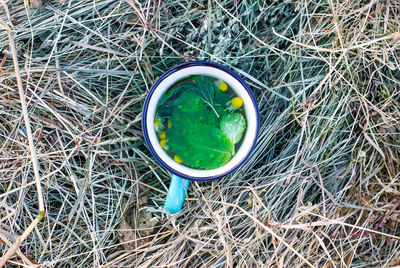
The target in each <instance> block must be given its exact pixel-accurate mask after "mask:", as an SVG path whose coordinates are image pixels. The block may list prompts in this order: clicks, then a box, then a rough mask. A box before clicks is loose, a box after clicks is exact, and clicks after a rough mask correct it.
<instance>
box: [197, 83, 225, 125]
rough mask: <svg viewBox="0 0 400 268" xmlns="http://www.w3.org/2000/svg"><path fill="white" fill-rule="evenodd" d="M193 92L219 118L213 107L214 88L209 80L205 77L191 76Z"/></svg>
mask: <svg viewBox="0 0 400 268" xmlns="http://www.w3.org/2000/svg"><path fill="white" fill-rule="evenodd" d="M193 80H194V83H195V91H196V93H197V95H199V97H200V98H201V99H202V100H203V101H204V102H205V103H206V104H207V105H208V106H210V108H211V110H213V112H214V113H215V114H216V115H217V117H219V114H218V112H217V111H216V110H215V107H214V98H215V86H214V83H213V82H212V81H211V79H210V78H207V77H205V76H193Z"/></svg>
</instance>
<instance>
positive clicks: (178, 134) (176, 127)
mask: <svg viewBox="0 0 400 268" xmlns="http://www.w3.org/2000/svg"><path fill="white" fill-rule="evenodd" d="M166 135H167V139H168V146H169V148H170V151H171V152H173V153H174V154H176V155H177V156H179V157H180V158H181V159H182V160H183V163H184V164H186V165H188V166H191V167H194V168H204V169H214V168H218V167H221V166H223V165H225V164H226V163H227V162H228V161H229V159H230V158H231V157H232V151H233V148H234V145H233V144H232V143H231V142H230V141H229V140H228V139H227V138H226V137H225V136H224V135H223V134H222V133H221V132H220V130H219V129H218V128H216V127H215V126H211V125H208V124H205V123H201V122H193V121H192V123H191V124H182V123H180V122H179V123H177V124H173V125H172V127H171V128H170V129H168V130H167V133H166Z"/></svg>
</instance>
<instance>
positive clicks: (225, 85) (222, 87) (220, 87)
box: [218, 82, 228, 92]
mask: <svg viewBox="0 0 400 268" xmlns="http://www.w3.org/2000/svg"><path fill="white" fill-rule="evenodd" d="M218 88H219V89H221V91H223V92H225V91H227V90H228V85H227V84H226V83H225V82H221V83H220V84H219V85H218Z"/></svg>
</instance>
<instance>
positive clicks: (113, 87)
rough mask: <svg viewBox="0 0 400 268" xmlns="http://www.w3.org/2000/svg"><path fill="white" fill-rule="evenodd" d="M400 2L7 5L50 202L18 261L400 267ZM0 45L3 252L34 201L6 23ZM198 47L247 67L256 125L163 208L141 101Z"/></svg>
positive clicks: (164, 181) (199, 55) (2, 11)
mask: <svg viewBox="0 0 400 268" xmlns="http://www.w3.org/2000/svg"><path fill="white" fill-rule="evenodd" d="M139 2H140V4H139ZM399 14H400V3H399V2H398V1H391V0H385V1H352V0H347V1H340V2H339V1H333V0H330V1H285V2H281V1H235V0H218V1H217V0H209V1H194V0H171V1H157V0H156V1H136V0H127V1H126V2H125V1H110V0H99V1H95V2H83V1H68V0H65V2H64V1H63V2H57V1H44V2H43V6H42V7H40V8H38V9H32V8H30V7H29V3H28V2H27V0H25V2H22V1H6V2H5V3H4V4H2V5H1V6H0V17H1V19H2V20H3V21H5V22H6V23H7V24H8V26H9V27H10V28H11V33H12V39H13V40H14V42H15V44H16V49H17V51H16V53H17V55H18V62H19V68H20V72H21V78H22V84H23V90H24V92H25V100H26V103H27V114H28V119H29V121H30V124H31V126H32V135H31V136H32V139H33V142H34V144H33V145H34V150H35V152H36V154H37V158H38V167H39V175H40V185H41V187H42V194H43V197H44V204H45V210H46V214H45V217H44V219H43V220H42V221H41V222H40V223H39V224H38V225H37V226H36V228H34V230H33V231H32V232H31V233H30V234H29V236H28V237H27V239H26V240H25V241H24V242H23V243H22V245H21V246H20V249H19V251H17V252H16V254H15V255H14V256H13V258H11V259H10V260H9V265H10V266H13V265H22V264H23V263H25V264H28V263H29V262H31V263H33V264H34V263H40V264H42V265H44V266H79V267H80V266H84V265H85V266H99V265H104V266H135V267H147V266H154V267H164V266H177V267H185V266H190V267H200V266H201V267H203V266H206V267H223V266H226V267H256V266H260V267H261V266H264V267H300V266H315V267H321V266H323V267H350V266H351V267H371V266H376V267H382V266H386V267H391V266H395V265H400V255H399V252H400V238H399V237H400V223H399V219H400V181H399V176H400V148H399V144H400V123H399V122H400V112H399V102H400V86H399V85H400V25H399V23H398V21H399V16H400V15H399ZM0 48H1V57H0V67H1V69H0V72H1V76H0V83H1V86H0V108H1V109H0V182H1V183H0V207H1V209H0V242H1V243H0V248H1V250H2V252H5V251H6V250H7V249H8V247H9V246H10V245H11V244H12V243H14V242H15V241H17V238H18V237H19V236H20V235H21V234H22V233H23V232H24V231H25V230H26V229H27V228H28V226H29V225H30V224H31V223H32V221H33V220H34V218H35V217H36V216H37V215H38V214H39V202H38V199H40V196H39V195H38V192H37V188H36V187H35V178H34V166H33V163H32V160H31V159H32V158H31V151H30V150H29V143H28V138H29V131H27V128H26V123H25V121H24V118H23V115H22V108H21V101H20V97H19V95H18V87H17V79H16V73H15V68H14V66H13V64H12V53H11V50H10V43H9V39H8V36H7V32H6V31H4V30H1V31H0ZM193 59H198V60H210V61H215V62H218V63H221V64H224V65H226V66H228V67H230V68H232V69H233V70H235V71H237V72H238V73H240V74H241V75H242V76H243V77H244V78H245V79H246V80H247V81H248V82H249V84H250V85H251V86H252V88H253V89H254V92H255V94H256V96H257V99H258V101H259V104H260V111H261V120H262V122H261V125H262V127H261V131H260V137H259V141H258V145H257V147H256V149H255V151H254V154H253V155H252V157H251V159H250V161H248V162H247V163H246V164H245V165H244V166H243V167H242V168H241V169H240V170H238V171H237V172H235V173H234V174H231V175H230V176H227V177H225V178H222V179H220V180H218V181H214V182H212V183H193V184H192V186H191V187H190V189H189V196H188V199H187V201H186V202H185V205H184V208H183V211H182V213H180V214H178V215H174V216H170V215H167V214H165V213H164V212H163V211H162V209H160V208H161V207H162V205H163V199H164V198H165V195H166V191H167V186H168V179H169V174H168V173H167V172H166V171H165V170H163V169H162V168H161V167H160V166H159V165H158V163H156V162H155V160H154V159H153V158H152V157H151V156H150V154H149V151H148V150H147V148H146V146H145V144H144V142H143V139H142V135H141V127H140V119H141V118H140V117H141V108H142V105H143V101H144V98H145V97H146V92H147V91H148V90H149V88H150V87H151V85H152V83H153V82H154V81H155V79H157V77H158V76H159V75H160V74H161V73H163V72H164V71H166V70H167V69H169V68H171V67H172V66H174V65H176V64H178V63H181V62H182V61H185V60H193ZM149 217H150V218H154V219H153V221H152V222H154V223H155V224H148V223H149V222H147V223H146V224H143V223H141V220H142V219H146V220H145V221H147V220H148V219H149Z"/></svg>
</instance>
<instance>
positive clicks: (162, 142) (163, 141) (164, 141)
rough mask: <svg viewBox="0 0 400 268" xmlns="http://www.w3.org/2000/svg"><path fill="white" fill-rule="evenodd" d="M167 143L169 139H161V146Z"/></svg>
mask: <svg viewBox="0 0 400 268" xmlns="http://www.w3.org/2000/svg"><path fill="white" fill-rule="evenodd" d="M166 143H167V140H160V145H161V148H164V147H165V144H166Z"/></svg>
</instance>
